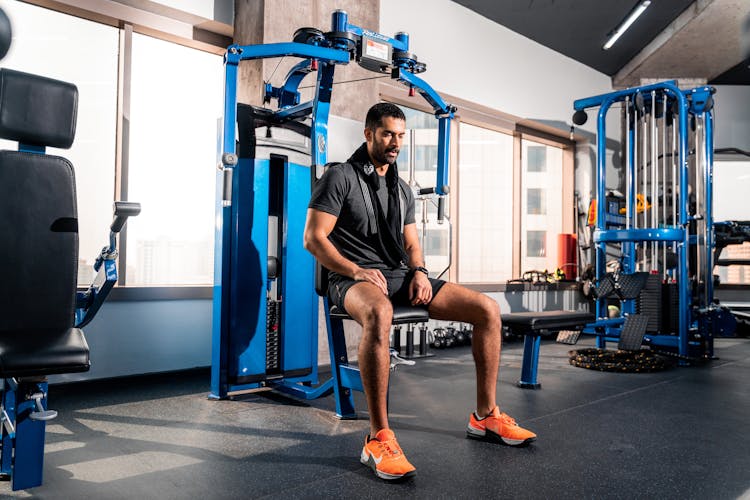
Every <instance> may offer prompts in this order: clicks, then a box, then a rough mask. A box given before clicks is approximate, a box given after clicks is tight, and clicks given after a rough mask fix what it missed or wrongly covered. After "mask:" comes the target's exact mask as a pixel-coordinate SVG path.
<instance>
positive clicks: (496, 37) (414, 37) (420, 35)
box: [380, 0, 612, 131]
mask: <svg viewBox="0 0 750 500" xmlns="http://www.w3.org/2000/svg"><path fill="white" fill-rule="evenodd" d="M399 31H405V32H407V33H409V45H410V48H409V51H410V52H412V53H414V54H416V55H417V57H418V58H419V60H420V61H423V62H425V63H427V72H426V73H424V75H423V76H424V79H425V80H426V81H427V82H429V84H430V85H431V86H432V87H434V88H435V89H436V90H437V91H439V92H445V93H447V94H451V95H454V96H457V97H461V98H463V99H466V100H469V101H472V102H476V103H478V104H482V105H484V106H489V107H491V108H495V109H497V110H499V111H503V112H505V113H510V114H513V115H516V116H520V117H523V118H530V119H538V120H545V121H546V120H552V121H564V122H566V123H568V124H570V120H571V116H572V115H573V101H574V100H576V99H579V98H582V97H590V96H593V95H597V94H602V93H605V92H609V91H610V90H611V89H612V86H611V83H610V78H609V77H608V76H606V75H604V74H603V73H599V72H598V71H596V70H593V69H591V68H589V67H588V66H585V65H583V64H581V63H579V62H576V61H574V60H573V59H571V58H569V57H567V56H564V55H562V54H560V53H558V52H555V51H553V50H551V49H548V48H547V47H544V46H542V45H540V44H538V43H536V42H534V41H533V40H530V39H528V38H526V37H524V36H522V35H519V34H517V33H515V32H513V31H511V30H509V29H507V28H505V27H503V26H500V25H499V24H497V23H494V22H492V21H490V20H489V19H487V18H485V17H482V16H480V15H479V14H477V13H475V12H473V11H471V10H469V9H467V8H466V7H463V6H461V5H458V4H456V3H454V2H452V1H450V0H410V1H408V2H405V1H403V0H381V2H380V32H381V33H383V34H385V35H389V36H393V35H394V34H395V33H397V32H399ZM592 124H593V120H590V121H589V123H588V124H587V125H586V126H585V128H586V129H588V130H590V131H595V130H596V129H595V125H592Z"/></svg>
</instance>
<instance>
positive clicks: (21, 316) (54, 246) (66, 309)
mask: <svg viewBox="0 0 750 500" xmlns="http://www.w3.org/2000/svg"><path fill="white" fill-rule="evenodd" d="M76 219H77V210H76V192H75V178H74V174H73V166H72V165H71V164H70V163H69V162H68V161H67V160H66V159H64V158H60V157H57V156H49V155H41V154H36V153H21V152H18V151H0V234H1V235H3V236H2V238H0V280H1V281H2V286H0V334H1V333H2V332H5V331H8V330H30V329H66V328H70V327H71V326H73V311H74V306H75V295H76V281H77V269H78V233H77V223H76Z"/></svg>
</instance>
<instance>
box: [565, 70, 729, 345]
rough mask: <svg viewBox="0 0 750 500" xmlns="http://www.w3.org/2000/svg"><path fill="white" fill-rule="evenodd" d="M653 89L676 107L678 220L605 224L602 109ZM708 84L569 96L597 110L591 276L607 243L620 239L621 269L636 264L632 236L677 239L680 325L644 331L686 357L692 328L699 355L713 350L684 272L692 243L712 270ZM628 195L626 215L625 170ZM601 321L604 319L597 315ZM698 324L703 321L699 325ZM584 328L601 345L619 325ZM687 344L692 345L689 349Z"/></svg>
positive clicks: (578, 105) (630, 303) (631, 139)
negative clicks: (698, 131) (694, 122)
mask: <svg viewBox="0 0 750 500" xmlns="http://www.w3.org/2000/svg"><path fill="white" fill-rule="evenodd" d="M651 92H655V95H658V96H659V99H667V100H668V102H669V103H670V104H671V105H672V106H673V109H675V110H676V111H677V118H678V121H677V126H678V139H679V144H678V146H679V148H678V164H677V165H678V174H679V198H678V200H679V205H678V215H679V220H678V222H677V224H676V225H674V226H672V227H658V228H631V229H620V228H618V229H610V228H608V227H607V224H608V221H607V213H606V210H607V207H606V203H604V200H605V199H606V191H607V184H606V177H605V176H606V165H605V161H606V158H607V156H606V115H607V112H608V111H609V109H610V107H611V106H612V104H614V103H616V102H623V101H627V104H626V105H628V106H630V102H632V101H634V100H635V98H636V97H637V96H638V95H639V94H640V95H643V94H646V93H651ZM712 94H713V89H712V88H710V87H700V88H696V89H691V90H687V91H682V90H680V89H679V88H678V87H677V84H676V82H674V81H666V82H661V83H655V84H652V85H646V86H642V87H635V88H630V89H625V90H620V91H616V92H612V93H609V94H602V95H598V96H593V97H588V98H585V99H579V100H576V101H575V102H574V105H573V107H574V109H576V110H584V109H587V108H592V107H598V108H599V109H598V113H597V181H596V182H597V191H596V196H597V199H598V200H600V202H599V203H597V222H596V229H595V233H594V242H595V245H596V246H595V248H596V278H597V280H599V279H601V278H602V277H603V275H604V272H605V264H606V262H605V259H606V246H607V244H608V243H615V242H619V243H623V255H622V264H623V272H625V273H632V272H634V270H635V265H634V264H635V251H634V243H635V242H645V241H662V242H670V241H672V242H676V243H677V245H676V246H677V259H678V265H677V274H676V280H677V288H678V301H679V306H678V317H679V326H678V331H677V336H676V337H675V336H669V335H652V334H647V335H646V341H647V342H648V343H651V344H652V345H656V346H668V347H673V348H675V349H676V350H677V352H678V354H680V355H681V356H684V357H688V356H690V355H691V354H693V353H694V352H695V350H696V349H695V348H696V347H697V346H698V344H700V342H696V341H695V339H693V337H692V336H693V333H692V331H696V330H697V331H698V333H699V336H700V337H701V338H702V339H703V340H704V343H703V344H704V347H705V349H704V350H703V352H702V353H701V354H702V355H703V356H706V357H710V356H711V355H712V352H713V334H712V332H711V331H710V328H707V327H705V325H707V324H708V323H710V322H706V321H701V320H700V316H701V315H702V314H704V313H705V311H696V308H695V307H694V304H693V303H692V286H693V283H692V280H691V278H690V276H689V274H688V258H689V253H690V251H689V250H690V247H691V245H704V246H705V248H706V249H707V251H706V252H705V253H706V255H707V256H708V258H707V259H706V262H705V266H706V269H705V270H704V271H705V276H708V277H710V276H711V270H712V257H711V256H712V253H713V252H712V250H713V246H714V243H713V214H712V211H711V205H712V175H713V172H712V168H713V167H712V165H713V118H712V113H711V102H712V101H711V95H712ZM691 115H692V116H700V117H702V118H704V119H705V124H706V128H705V135H706V144H705V155H706V171H705V172H704V173H703V175H704V179H705V186H706V198H707V199H706V205H707V208H706V213H705V214H701V216H702V217H704V218H705V220H706V223H707V238H706V241H700V238H697V237H696V236H694V235H691V234H690V231H688V224H689V223H690V222H691V221H692V220H695V217H693V216H691V215H690V214H689V208H688V185H689V178H688V175H689V170H688V147H689V143H688V140H689V138H688V134H689V128H688V118H689V116H691ZM635 139H636V138H635V136H634V132H633V129H632V128H630V127H629V128H628V143H629V144H628V148H629V150H628V153H629V154H628V157H629V159H630V161H629V162H628V164H627V165H626V168H628V169H630V170H631V171H633V169H634V168H635V159H634V143H635ZM626 190H627V195H628V196H627V199H628V200H629V204H628V206H627V208H626V210H627V217H628V218H631V217H633V216H634V214H635V206H634V204H635V198H636V197H635V194H636V190H637V186H635V185H634V181H633V176H632V175H631V176H630V182H629V183H628V185H627V186H626ZM708 281H709V283H707V284H706V287H707V290H708V293H707V297H706V298H705V302H706V303H707V304H711V303H712V302H713V284H712V283H710V279H709V280H708ZM622 302H623V312H625V313H633V312H635V301H634V300H623V301H622ZM596 315H597V317H598V318H605V317H606V316H607V311H606V303H605V301H604V300H603V299H599V300H597V301H596ZM600 321H606V320H600ZM702 325H703V326H702ZM584 332H585V333H589V334H594V335H598V336H599V337H598V339H597V345H598V346H599V347H605V345H606V341H607V340H609V339H611V338H614V339H617V338H618V337H619V332H620V325H614V326H613V325H612V324H609V323H606V324H605V323H601V322H597V323H596V324H592V325H589V326H587V328H586V329H584ZM691 346H692V349H691Z"/></svg>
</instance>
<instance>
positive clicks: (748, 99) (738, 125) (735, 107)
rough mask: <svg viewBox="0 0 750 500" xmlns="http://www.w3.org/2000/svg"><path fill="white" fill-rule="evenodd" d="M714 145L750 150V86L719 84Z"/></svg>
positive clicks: (715, 99) (715, 97) (715, 101)
mask: <svg viewBox="0 0 750 500" xmlns="http://www.w3.org/2000/svg"><path fill="white" fill-rule="evenodd" d="M714 124H715V126H714V146H715V147H716V148H740V149H744V150H745V151H750V86H747V85H717V86H716V94H714Z"/></svg>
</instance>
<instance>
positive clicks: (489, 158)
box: [458, 123, 513, 283]
mask: <svg viewBox="0 0 750 500" xmlns="http://www.w3.org/2000/svg"><path fill="white" fill-rule="evenodd" d="M458 176H459V182H458V185H459V190H458V211H459V214H460V218H461V220H460V224H459V226H458V253H459V262H458V279H459V281H461V282H464V283H500V282H504V281H506V280H508V279H510V278H512V276H511V274H512V271H513V261H512V255H513V238H512V237H511V235H512V234H513V232H512V231H513V137H512V136H510V135H507V134H502V133H500V132H495V131H492V130H488V129H484V128H480V127H475V126H473V125H469V124H466V123H462V124H461V130H460V134H459V158H458Z"/></svg>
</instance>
